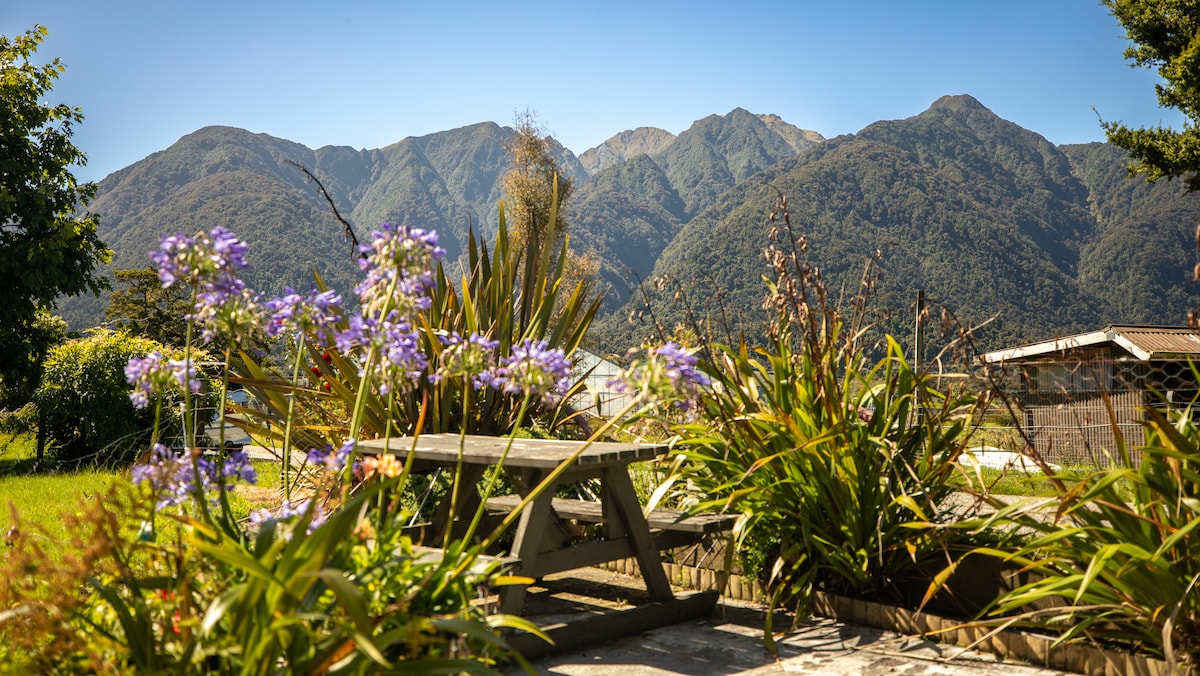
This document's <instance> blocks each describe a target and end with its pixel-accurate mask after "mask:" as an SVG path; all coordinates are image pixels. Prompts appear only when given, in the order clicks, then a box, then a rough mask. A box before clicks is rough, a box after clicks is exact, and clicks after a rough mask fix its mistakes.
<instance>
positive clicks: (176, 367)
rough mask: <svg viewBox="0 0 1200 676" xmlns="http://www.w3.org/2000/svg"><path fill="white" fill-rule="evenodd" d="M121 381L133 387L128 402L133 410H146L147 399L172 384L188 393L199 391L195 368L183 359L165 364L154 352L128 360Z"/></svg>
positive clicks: (162, 358)
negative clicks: (132, 406) (131, 403)
mask: <svg viewBox="0 0 1200 676" xmlns="http://www.w3.org/2000/svg"><path fill="white" fill-rule="evenodd" d="M125 380H126V381H127V382H128V383H129V384H130V385H133V391H132V392H130V393H129V399H130V401H132V402H133V405H134V407H135V408H146V407H147V406H149V405H150V397H152V396H154V395H155V394H156V393H159V392H163V391H165V390H166V389H167V388H169V387H172V386H173V385H176V384H177V385H178V386H179V388H180V389H186V390H187V391H189V392H192V393H196V392H199V391H200V381H199V380H198V379H197V378H196V366H195V364H193V363H192V362H191V361H190V360H186V359H171V360H168V359H167V358H166V357H164V356H163V354H162V353H161V352H159V351H158V350H155V351H154V352H151V353H150V354H148V355H146V356H145V357H133V358H131V359H130V360H129V363H128V364H126V365H125Z"/></svg>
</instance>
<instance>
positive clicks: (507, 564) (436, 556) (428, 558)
mask: <svg viewBox="0 0 1200 676" xmlns="http://www.w3.org/2000/svg"><path fill="white" fill-rule="evenodd" d="M445 556H446V550H444V549H442V548H440V547H426V546H423V545H414V546H413V558H415V559H416V560H417V561H419V562H421V563H440V562H441V560H442V559H443V558H444V557H445ZM520 562H521V560H520V559H518V558H517V557H515V556H490V555H487V554H480V555H479V556H477V557H476V558H475V562H474V563H473V564H472V565H471V569H470V570H471V572H472V573H475V574H483V573H485V572H487V571H488V569H489V568H491V566H492V565H494V564H497V563H498V564H500V566H501V567H502V568H513V567H515V566H516V565H517V564H519V563H520Z"/></svg>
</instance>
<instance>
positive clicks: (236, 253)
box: [150, 225, 248, 288]
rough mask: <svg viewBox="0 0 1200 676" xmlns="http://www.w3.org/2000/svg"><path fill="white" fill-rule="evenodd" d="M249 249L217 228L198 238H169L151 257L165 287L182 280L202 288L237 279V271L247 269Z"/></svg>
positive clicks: (166, 237)
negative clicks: (247, 252)
mask: <svg viewBox="0 0 1200 676" xmlns="http://www.w3.org/2000/svg"><path fill="white" fill-rule="evenodd" d="M247 249H248V245H247V244H246V243H245V242H243V241H241V240H240V239H238V237H237V235H235V234H233V233H232V232H230V231H229V230H227V229H226V228H223V227H221V226H219V225H218V226H217V227H215V228H213V229H212V230H210V231H208V232H207V233H204V232H201V233H198V234H197V235H196V236H195V237H191V236H189V235H187V234H186V233H182V232H177V233H175V234H173V235H167V236H165V237H163V239H162V242H161V243H160V244H159V248H158V251H154V252H152V253H151V254H150V258H151V259H152V260H153V261H154V262H155V263H156V264H157V265H158V279H159V281H161V282H162V285H163V288H166V287H168V286H171V285H172V284H174V283H175V282H176V281H180V280H182V281H183V282H184V283H186V284H188V285H189V286H195V287H202V286H205V285H207V284H212V283H217V282H219V281H220V280H221V279H223V278H228V277H231V276H236V273H237V271H238V270H242V269H244V268H246V267H248V266H247V263H246V251H247Z"/></svg>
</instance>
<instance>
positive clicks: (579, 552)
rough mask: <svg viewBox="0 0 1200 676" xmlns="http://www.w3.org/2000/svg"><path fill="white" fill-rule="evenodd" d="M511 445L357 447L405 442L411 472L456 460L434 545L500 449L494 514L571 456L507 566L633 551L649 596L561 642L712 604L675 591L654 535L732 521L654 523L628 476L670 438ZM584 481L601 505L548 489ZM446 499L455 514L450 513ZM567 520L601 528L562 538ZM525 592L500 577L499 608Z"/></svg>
mask: <svg viewBox="0 0 1200 676" xmlns="http://www.w3.org/2000/svg"><path fill="white" fill-rule="evenodd" d="M508 444H509V439H507V438H502V437H485V436H474V435H468V436H466V437H465V438H462V437H460V436H459V435H457V434H426V435H422V436H420V437H418V438H417V440H416V442H415V445H414V441H413V439H412V438H407V437H402V438H396V439H391V440H390V442H387V443H386V444H385V441H384V440H382V439H380V440H372V441H362V442H359V445H358V448H359V450H360V451H361V452H363V453H366V454H376V453H393V454H395V455H397V456H400V457H406V456H407V454H408V453H409V452H410V451H411V452H412V453H413V468H414V470H415V471H430V470H434V469H452V470H453V469H454V468H455V467H458V466H459V464H460V463H461V474H460V475H459V477H458V487H459V490H458V496H457V498H456V499H454V500H453V501H452V496H451V491H448V492H447V495H446V496H445V497H444V498H443V499H442V501H441V503H439V505H438V507H437V509H436V511H435V516H434V519H433V524H432V528H431V531H430V532H431V534H432V535H433V536H434V538H433V542H434V543H437V544H440V543H441V535H442V534H444V533H445V530H446V529H447V528H450V529H451V532H452V534H456V535H457V534H458V531H461V529H462V528H463V527H464V525H465V524H466V523H467V522H469V521H470V519H471V517H472V515H474V514H475V512H476V510H477V509H479V508H480V504H481V496H480V495H479V493H478V490H477V486H478V484H479V481H480V479H482V478H483V477H484V474H485V472H486V471H487V470H488V468H490V467H495V466H496V465H497V464H499V463H500V459H501V457H504V464H503V466H504V468H505V470H506V472H507V474H508V477H509V479H510V481H511V482H512V484H513V487H514V489H515V491H516V495H514V496H503V497H501V498H493V499H492V500H489V501H488V503H487V505H486V506H485V507H486V508H487V509H489V510H490V511H491V512H492V513H504V512H505V511H506V510H507V511H511V510H512V509H513V508H514V507H515V506H516V504H517V503H518V502H519V501H520V500H522V499H524V498H525V497H527V496H529V495H530V494H531V493H532V492H533V491H534V490H535V489H536V488H537V487H538V486H539V485H540V484H541V483H542V481H543V480H544V479H545V478H546V477H547V476H549V475H550V473H551V472H553V471H554V470H555V469H556V468H558V467H559V466H560V465H561V464H563V463H564V462H566V461H567V460H569V459H572V458H573V460H571V463H570V466H569V467H568V468H567V469H566V470H565V471H564V472H562V473H561V474H560V475H559V476H558V477H557V478H556V479H555V480H554V481H553V482H552V484H551V485H549V486H547V487H546V488H545V489H544V490H543V491H541V492H540V493H538V494H537V495H536V496H535V497H534V498H533V500H532V501H531V502H530V503H529V504H528V505H527V506H526V507H525V509H524V510H523V511H522V512H521V514H520V517H519V520H518V522H517V526H516V532H515V538H514V540H513V544H512V550H511V554H512V555H513V557H515V560H514V563H513V565H514V568H513V572H514V573H516V574H518V575H523V576H527V577H530V578H535V579H536V578H541V577H543V576H545V575H549V574H551V573H558V572H563V571H568V570H574V569H577V568H583V567H587V566H594V565H598V564H602V563H607V562H611V561H617V560H620V559H625V558H630V557H632V558H635V559H636V560H637V562H638V567H639V568H640V570H641V574H642V579H643V580H644V582H645V587H646V592H647V594H648V595H649V597H650V599H651V603H650V604H648V606H647V607H645V608H641V609H637V610H641V612H640V614H639V616H638V617H636V618H634V617H630V616H628V615H627V613H626V614H623V616H622V617H621V618H617V619H614V620H613V621H611V622H608V623H606V624H603V625H600V626H589V627H582V628H581V627H576V628H575V630H574V631H573V632H570V633H568V634H563V633H561V632H560V634H559V635H558V636H556V637H555V640H556V642H558V643H559V646H558V647H559V648H562V647H565V646H566V645H569V644H571V642H572V636H576V635H577V639H578V640H582V639H584V638H586V639H587V640H603V639H604V638H608V637H610V636H618V635H621V634H627V633H630V631H635V632H636V631H643V630H645V629H649V628H652V627H655V626H661V625H663V624H669V623H672V622H678V621H680V620H682V619H685V618H688V617H696V616H706V615H707V614H708V613H709V612H710V611H711V609H712V607H713V605H714V604H715V603H716V598H717V593H716V592H711V593H707V592H706V593H702V594H694V595H692V596H690V597H688V598H686V599H677V598H676V597H675V594H674V593H673V592H672V590H671V585H670V582H669V580H668V579H667V575H666V572H665V571H664V569H663V565H662V558H661V557H660V555H659V549H660V542H665V541H663V540H659V539H656V538H658V537H659V536H661V535H662V532H663V531H664V530H667V529H670V527H671V525H672V524H674V523H677V524H679V525H680V526H681V528H680V529H682V530H688V529H690V530H693V531H696V533H699V534H704V533H708V532H714V531H716V530H720V529H724V530H728V527H727V526H728V525H729V523H728V522H727V521H721V522H720V523H718V522H717V521H713V520H711V519H710V520H703V519H702V520H700V521H695V520H691V521H689V520H688V519H686V518H683V516H682V515H679V516H678V517H675V518H674V521H672V522H667V521H664V519H663V518H662V517H661V516H660V518H659V519H658V520H657V521H656V527H655V528H654V532H652V528H651V521H652V520H654V519H648V518H647V515H646V514H645V513H644V512H643V509H642V506H641V504H639V502H638V498H637V493H636V491H635V490H634V487H633V481H632V480H631V477H630V465H631V464H632V463H634V462H639V461H645V460H653V459H654V458H658V457H660V456H663V455H665V454H666V453H667V452H668V450H669V448H668V446H667V445H665V444H633V443H615V442H592V443H590V444H588V445H587V447H586V448H584V449H583V450H582V451H580V446H581V445H582V444H584V442H581V441H562V440H553V439H514V440H512V445H511V447H508ZM506 447H508V451H507V455H506V456H505V449H506ZM590 480H598V483H599V490H598V493H597V495H598V497H599V504H598V505H597V504H596V503H594V502H592V503H584V502H582V501H578V500H563V499H562V498H558V499H556V498H555V493H556V490H557V489H558V487H559V486H563V485H573V484H578V483H581V482H587V481H590ZM452 503H453V504H454V506H455V508H456V511H457V514H451V513H450V509H451V504H452ZM673 514H679V513H678V512H675V513H673ZM565 519H577V520H579V519H582V520H586V521H590V522H593V523H596V524H598V529H599V531H600V532H599V534H598V535H599V537H596V538H591V539H580V538H578V537H565V536H564V535H565V533H564V530H563V527H562V525H563V521H564V520H565ZM680 529H677V530H680ZM525 598H526V586H525V585H505V586H504V587H502V588H501V589H500V611H501V612H503V613H510V614H521V612H522V610H523V609H524V605H525ZM552 635H553V634H552Z"/></svg>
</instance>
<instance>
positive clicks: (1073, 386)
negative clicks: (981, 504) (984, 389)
mask: <svg viewBox="0 0 1200 676" xmlns="http://www.w3.org/2000/svg"><path fill="white" fill-rule="evenodd" d="M992 368H994V371H993V373H992V381H993V383H995V389H996V390H997V392H996V394H998V395H999V397H998V398H999V400H1000V401H1001V402H1004V406H1005V407H1006V408H1007V410H1008V411H1010V412H1011V413H1012V415H1011V416H1008V419H1009V421H1010V422H1011V425H1012V427H1013V429H1012V431H1011V434H1009V435H1008V437H1007V439H1008V441H1009V445H1019V446H1021V447H1020V448H1008V449H1006V450H1014V451H1021V452H1025V453H1037V454H1038V455H1040V456H1041V457H1042V458H1043V459H1044V460H1046V461H1048V462H1052V463H1055V464H1058V465H1073V466H1077V465H1094V466H1097V467H1108V466H1111V465H1114V464H1119V463H1120V462H1122V460H1121V458H1122V455H1121V450H1120V449H1121V446H1122V444H1124V446H1125V448H1126V450H1127V452H1128V453H1129V456H1130V461H1131V462H1132V463H1133V464H1134V465H1137V464H1139V463H1140V462H1141V452H1140V451H1139V450H1138V449H1137V447H1138V446H1139V445H1141V443H1142V440H1143V438H1144V427H1143V422H1144V421H1145V420H1146V414H1147V411H1148V410H1150V409H1159V410H1165V409H1167V408H1168V407H1181V406H1187V405H1189V404H1191V403H1192V402H1194V401H1195V400H1196V397H1197V394H1198V393H1200V386H1198V381H1200V378H1197V373H1196V371H1195V370H1194V369H1193V367H1192V365H1191V363H1190V362H1188V361H1186V360H1154V361H1143V360H1136V359H1112V358H1105V357H1102V356H1097V355H1091V356H1088V355H1084V356H1080V357H1073V358H1059V359H1045V360H1037V361H1022V362H1019V363H1009V364H1002V365H999V366H996V367H992Z"/></svg>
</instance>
